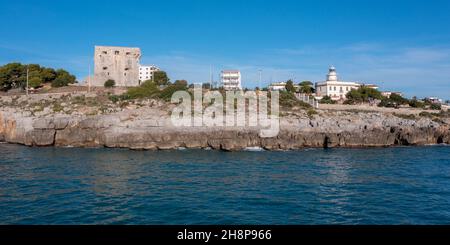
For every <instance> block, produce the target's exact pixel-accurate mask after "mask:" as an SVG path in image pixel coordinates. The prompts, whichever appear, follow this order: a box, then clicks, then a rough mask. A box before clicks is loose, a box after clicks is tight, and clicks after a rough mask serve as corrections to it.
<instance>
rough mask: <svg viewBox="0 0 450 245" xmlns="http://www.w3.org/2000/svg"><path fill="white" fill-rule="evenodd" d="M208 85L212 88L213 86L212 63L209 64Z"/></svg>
mask: <svg viewBox="0 0 450 245" xmlns="http://www.w3.org/2000/svg"><path fill="white" fill-rule="evenodd" d="M209 86H210V87H211V88H214V86H213V73H212V65H209Z"/></svg>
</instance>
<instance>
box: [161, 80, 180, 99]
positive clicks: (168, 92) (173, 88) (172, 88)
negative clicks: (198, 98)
mask: <svg viewBox="0 0 450 245" xmlns="http://www.w3.org/2000/svg"><path fill="white" fill-rule="evenodd" d="M177 91H186V86H184V85H183V84H172V85H169V86H167V87H166V88H164V89H163V90H162V91H161V93H160V94H159V95H158V97H159V98H160V99H163V100H165V101H170V99H171V98H172V95H173V94H174V93H175V92H177Z"/></svg>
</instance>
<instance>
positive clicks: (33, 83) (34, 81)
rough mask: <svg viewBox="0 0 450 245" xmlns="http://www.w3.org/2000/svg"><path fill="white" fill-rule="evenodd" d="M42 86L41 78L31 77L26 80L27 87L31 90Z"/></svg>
mask: <svg viewBox="0 0 450 245" xmlns="http://www.w3.org/2000/svg"><path fill="white" fill-rule="evenodd" d="M41 85H42V78H40V77H32V78H30V79H29V80H28V86H30V87H31V88H38V87H40V86H41Z"/></svg>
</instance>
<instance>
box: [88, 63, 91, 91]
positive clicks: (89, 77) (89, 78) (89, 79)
mask: <svg viewBox="0 0 450 245" xmlns="http://www.w3.org/2000/svg"><path fill="white" fill-rule="evenodd" d="M88 93H91V64H89V76H88Z"/></svg>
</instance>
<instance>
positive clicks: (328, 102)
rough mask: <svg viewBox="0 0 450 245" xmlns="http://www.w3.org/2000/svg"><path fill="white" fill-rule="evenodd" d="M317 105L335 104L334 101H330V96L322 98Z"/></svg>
mask: <svg viewBox="0 0 450 245" xmlns="http://www.w3.org/2000/svg"><path fill="white" fill-rule="evenodd" d="M319 103H321V104H336V101H334V100H332V99H331V97H330V96H328V95H326V96H324V97H323V98H322V99H321V100H320V101H319Z"/></svg>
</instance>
